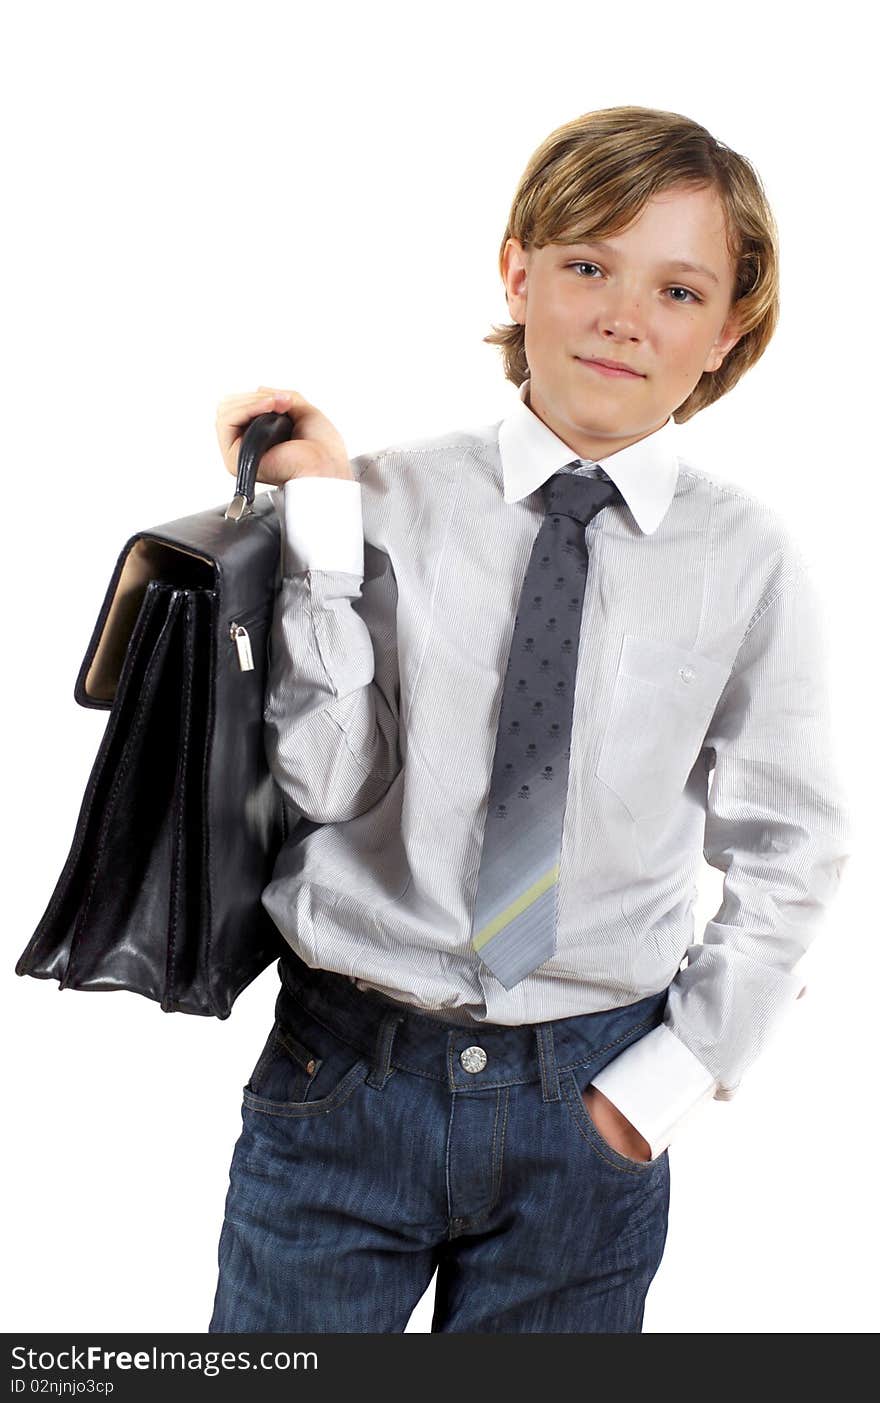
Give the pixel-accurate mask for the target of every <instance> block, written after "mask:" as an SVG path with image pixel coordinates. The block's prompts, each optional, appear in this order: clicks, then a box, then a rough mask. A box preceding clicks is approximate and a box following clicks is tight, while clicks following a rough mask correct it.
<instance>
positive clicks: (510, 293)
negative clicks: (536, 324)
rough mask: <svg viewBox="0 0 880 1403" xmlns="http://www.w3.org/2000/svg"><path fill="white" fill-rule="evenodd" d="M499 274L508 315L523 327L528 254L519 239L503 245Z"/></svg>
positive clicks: (511, 239) (509, 240)
mask: <svg viewBox="0 0 880 1403" xmlns="http://www.w3.org/2000/svg"><path fill="white" fill-rule="evenodd" d="M501 273H502V276H503V278H504V286H505V290H506V294H507V306H508V310H509V311H510V315H511V316H512V317H513V319H514V321H516V322H519V323H520V325H521V326H522V325H525V320H526V291H525V289H526V281H527V278H528V253H527V252H526V250H525V249H524V248H523V246H522V244H521V243H520V241H519V239H514V238H510V239H508V240H507V242H506V244H505V245H504V252H503V253H502V255H501Z"/></svg>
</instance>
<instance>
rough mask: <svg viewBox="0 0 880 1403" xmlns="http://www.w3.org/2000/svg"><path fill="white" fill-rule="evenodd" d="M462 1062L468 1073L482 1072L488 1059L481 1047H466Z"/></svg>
mask: <svg viewBox="0 0 880 1403" xmlns="http://www.w3.org/2000/svg"><path fill="white" fill-rule="evenodd" d="M460 1061H461V1065H462V1066H463V1067H464V1069H465V1071H466V1072H482V1070H483V1068H484V1067H485V1065H486V1062H487V1061H488V1058H487V1057H486V1054H485V1052H484V1051H483V1049H482V1048H481V1047H466V1048H465V1050H464V1052H463V1053H462V1054H461V1058H460Z"/></svg>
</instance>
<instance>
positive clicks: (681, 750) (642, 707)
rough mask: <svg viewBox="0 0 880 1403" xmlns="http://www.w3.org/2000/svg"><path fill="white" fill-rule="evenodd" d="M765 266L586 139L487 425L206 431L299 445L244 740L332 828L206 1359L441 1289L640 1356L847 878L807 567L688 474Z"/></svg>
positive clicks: (722, 494) (691, 182) (284, 502)
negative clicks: (700, 900) (250, 726)
mask: <svg viewBox="0 0 880 1403" xmlns="http://www.w3.org/2000/svg"><path fill="white" fill-rule="evenodd" d="M777 266H778V265H777V245H776V233H775V226H774V223H773V218H772V214H771V212H770V210H769V208H768V206H767V203H766V200H765V198H764V196H763V192H762V190H761V187H760V183H759V181H758V179H757V177H756V175H755V173H754V172H753V171H752V169H751V167H750V166H749V164H748V162H746V161H745V160H744V158H742V157H741V156H739V155H737V154H736V153H734V152H732V151H730V150H729V149H728V148H727V147H724V146H723V145H721V144H720V143H718V142H716V141H715V140H714V139H713V138H712V137H711V136H710V134H709V133H708V132H707V131H706V130H705V129H704V128H702V127H700V126H698V125H697V124H696V123H694V122H692V121H690V120H688V119H687V118H685V117H682V116H679V115H678V114H675V113H668V112H658V111H655V110H653V109H648V108H641V107H624V108H612V109H606V110H603V111H598V112H593V113H588V114H587V115H586V116H584V117H581V118H578V119H576V120H574V121H572V122H570V123H568V124H566V126H564V127H562V128H561V129H560V130H559V131H557V132H554V133H552V134H551V136H550V137H548V138H547V140H546V141H545V142H544V143H543V144H542V146H540V147H539V148H538V150H537V151H536V152H535V154H534V155H533V157H532V158H531V160H530V162H529V164H528V166H527V168H526V171H525V173H524V175H523V177H522V180H521V182H520V185H519V188H518V190H517V193H516V196H515V198H514V202H513V207H512V210H511V215H510V219H509V222H508V227H507V229H506V231H505V236H504V239H503V241H502V249H501V272H502V276H503V279H504V282H505V286H506V291H507V301H508V307H509V310H510V313H511V317H512V319H513V322H512V325H511V326H509V327H506V328H502V329H500V330H498V331H496V332H495V333H493V335H491V336H489V337H487V338H486V340H487V341H490V342H491V343H493V344H497V345H500V346H501V347H502V349H503V354H504V360H505V371H506V374H507V377H508V378H509V379H510V380H512V381H513V383H514V384H517V385H518V386H519V387H520V398H519V400H518V401H517V403H516V405H515V406H514V408H513V409H512V410H511V413H510V414H509V415H508V416H507V417H506V418H505V419H504V420H502V421H501V422H500V423H499V424H494V425H491V426H488V427H486V428H481V429H477V430H471V431H468V432H451V433H449V434H446V435H441V436H438V437H435V438H433V439H425V440H418V441H413V442H410V443H407V444H402V445H397V446H395V447H393V448H389V449H386V450H384V451H383V452H381V453H376V454H363V455H361V456H360V457H359V458H355V459H353V460H351V462H349V459H348V455H347V452H346V450H345V445H344V444H343V443H342V441H341V440H340V438H339V436H338V434H337V433H336V431H335V430H334V428H333V426H332V425H331V424H330V423H329V421H328V420H327V419H326V418H325V417H324V416H323V415H322V414H321V413H320V412H319V411H318V410H316V409H315V407H314V406H312V405H310V404H309V403H308V402H307V401H306V400H304V399H303V397H302V396H301V395H299V394H297V393H296V392H289V393H288V394H287V396H286V397H285V396H282V395H281V394H275V395H272V394H267V393H266V392H265V387H262V390H261V393H260V394H258V395H246V396H237V397H234V398H231V399H230V400H228V401H226V402H224V405H223V406H221V412H220V415H219V416H218V433H219V436H220V442H221V446H222V448H223V451H224V455H225V457H226V462H227V467H228V468H229V469H230V471H231V472H233V473H234V472H235V470H236V460H237V444H238V439H237V434H238V433H239V432H240V430H241V428H242V426H243V425H245V424H246V423H247V422H249V420H250V419H251V418H252V417H253V416H254V415H255V414H257V413H262V412H265V411H266V410H267V409H270V408H273V407H274V408H275V409H276V410H279V411H283V410H288V411H289V412H290V413H291V416H292V417H293V419H294V422H295V424H296V426H297V429H296V432H297V435H298V437H297V439H295V440H292V441H291V442H290V443H286V444H283V445H279V446H278V447H276V448H274V449H272V450H271V451H270V452H269V453H268V454H267V455H266V456H265V458H264V459H263V462H262V464H261V469H260V479H261V481H267V482H270V483H273V484H274V485H275V486H276V487H280V488H281V490H280V491H278V492H276V494H275V505H276V507H277V508H278V510H279V513H280V515H281V520H282V528H283V531H282V536H283V555H282V582H281V587H280V592H279V599H278V606H277V608H276V611H275V616H274V621H273V627H272V633H271V643H270V646H271V653H270V673H269V681H268V687H267V695H266V706H265V713H264V719H265V724H266V745H267V755H268V758H269V762H270V766H271V769H272V773H273V775H274V777H275V779H276V780H277V782H278V784H279V786H280V788H281V790H282V793H283V795H284V801H285V803H286V804H288V805H289V809H290V816H291V818H292V819H293V820H296V819H297V818H298V817H299V816H300V815H303V816H305V818H306V819H308V820H312V821H314V822H316V823H318V824H320V825H322V826H321V827H319V828H317V829H315V830H314V831H310V832H309V833H308V835H307V836H306V837H305V838H304V839H301V840H300V835H299V834H294V835H293V837H292V840H291V841H289V842H288V844H287V845H286V846H285V848H284V849H283V850H282V851H281V853H280V854H279V857H278V860H277V864H276V868H275V871H274V874H273V880H272V882H271V883H270V884H269V886H268V887H267V888H266V890H265V892H264V893H263V898H262V899H263V902H264V904H265V905H266V908H267V910H268V911H269V912H270V913H271V915H272V916H273V918H274V919H275V921H276V923H277V924H278V926H279V929H280V930H281V931H282V933H283V934H284V936H285V937H286V940H287V942H288V944H289V945H290V947H291V948H290V957H289V959H288V957H287V955H286V954H285V957H284V958H283V959H282V960H281V961H280V962H279V967H280V973H281V978H282V987H281V990H280V992H279V995H278V1003H277V1005H276V1020H275V1024H274V1026H273V1028H272V1030H271V1032H270V1035H269V1038H268V1041H267V1043H266V1045H265V1047H264V1048H263V1050H262V1052H261V1054H260V1057H259V1059H258V1062H257V1065H256V1067H255V1068H254V1071H253V1073H252V1074H251V1077H250V1079H249V1081H248V1083H247V1086H246V1087H245V1089H244V1105H243V1108H242V1117H243V1130H242V1134H241V1136H240V1138H239V1140H238V1142H237V1144H236V1147H235V1152H234V1155H233V1162H232V1168H231V1173H230V1188H229V1194H228V1197H227V1206H226V1217H225V1221H224V1224H223V1229H222V1234H221V1238H220V1248H219V1259H220V1278H219V1281H218V1287H217V1295H216V1300H215V1305H214V1314H213V1318H212V1321H211V1324H210V1327H209V1328H210V1330H212V1331H322V1332H329V1331H342V1332H360V1331H366V1332H388V1331H402V1330H404V1329H405V1327H406V1323H407V1321H408V1319H409V1316H410V1314H411V1312H412V1310H413V1307H414V1306H415V1305H416V1304H417V1302H418V1301H419V1299H420V1298H421V1296H422V1294H423V1293H424V1291H425V1289H426V1287H427V1285H428V1283H429V1282H430V1280H431V1277H432V1275H433V1273H434V1270H435V1268H436V1269H437V1271H438V1278H437V1296H436V1301H435V1307H434V1317H433V1323H432V1330H433V1331H471V1332H473V1331H479V1332H506V1333H512V1332H557V1333H558V1332H563V1331H564V1332H639V1331H641V1329H642V1321H643V1312H644V1302H645V1296H646V1293H647V1290H648V1287H649V1285H650V1282H651V1280H652V1279H653V1276H654V1274H655V1273H656V1270H657V1267H658V1266H659V1263H660V1260H661V1257H662V1253H663V1249H664V1245H665V1238H666V1228H667V1214H668V1204H669V1163H668V1153H667V1146H668V1144H669V1143H670V1142H671V1140H672V1139H673V1137H674V1134H675V1132H676V1129H677V1128H678V1127H679V1126H680V1124H681V1122H682V1120H683V1118H684V1117H685V1116H689V1115H691V1114H692V1113H693V1112H694V1110H695V1109H696V1107H698V1106H700V1105H702V1104H704V1103H705V1102H706V1101H707V1100H709V1099H711V1098H713V1097H714V1098H715V1099H720V1100H727V1099H730V1098H731V1097H732V1096H733V1095H734V1094H735V1092H736V1090H737V1088H738V1086H739V1084H740V1081H741V1079H742V1077H743V1075H744V1073H745V1071H746V1070H747V1068H748V1067H749V1066H750V1065H751V1064H752V1063H753V1062H754V1061H755V1060H756V1059H757V1057H758V1056H759V1054H760V1052H761V1050H762V1049H763V1047H764V1046H765V1045H766V1043H767V1041H768V1039H769V1037H770V1036H771V1034H772V1032H773V1030H774V1029H775V1028H776V1026H777V1025H778V1023H779V1022H780V1020H781V1019H782V1018H783V1017H784V1016H785V1014H786V1013H787V1011H788V1010H790V1008H791V1006H792V1004H793V1002H794V1000H795V999H796V998H798V997H799V996H800V995H801V994H802V993H803V991H804V985H803V980H802V978H801V977H800V976H799V975H798V974H797V973H796V969H795V967H796V965H797V962H798V960H799V958H800V956H801V955H802V954H803V952H804V950H805V949H806V947H807V945H808V944H809V942H810V940H811V938H812V936H813V934H814V932H815V930H816V927H817V922H818V920H819V918H820V915H821V912H822V911H823V909H824V907H825V906H826V905H827V903H828V901H829V900H830V898H831V896H832V894H833V892H834V890H835V889H836V886H837V883H838V881H839V877H840V873H841V870H842V867H843V864H844V862H845V859H846V856H847V853H846V838H847V825H846V814H845V808H844V803H843V799H842V796H841V792H840V788H839V785H838V783H837V780H836V777H835V775H834V771H833V767H832V763H831V760H830V757H829V731H828V726H827V723H828V714H827V710H828V709H827V696H826V689H825V686H824V681H823V671H822V665H823V654H822V646H821V637H820V634H819V632H818V629H817V624H816V614H817V605H818V601H817V599H816V597H815V595H814V594H813V592H812V586H811V583H810V577H809V573H808V565H807V563H806V562H805V560H804V559H803V557H802V556H801V554H800V552H799V550H798V548H797V546H796V545H795V544H794V543H793V541H792V540H791V539H790V537H789V535H788V533H787V532H786V530H785V527H784V525H783V523H782V522H781V521H780V520H779V518H778V517H777V516H776V514H775V513H774V512H772V511H771V510H770V509H769V508H768V507H766V506H765V505H763V504H762V503H761V502H759V501H758V500H756V499H755V498H753V497H752V496H750V495H749V494H748V493H746V492H744V491H742V490H741V489H739V488H738V487H735V486H732V485H729V484H726V483H723V482H719V481H717V480H716V479H714V478H712V477H710V476H709V475H707V474H706V473H705V472H702V471H700V470H699V469H697V468H694V467H693V466H691V464H690V463H688V462H685V461H684V460H683V459H682V458H681V456H680V454H679V451H678V448H677V441H676V424H677V423H680V422H683V421H684V420H686V419H688V418H689V417H691V415H692V414H694V413H696V412H698V411H699V409H701V408H703V407H704V406H705V405H707V404H710V403H712V402H713V401H714V400H715V399H717V398H718V397H719V396H720V395H722V394H725V393H726V392H727V391H728V390H729V389H731V388H732V387H733V385H734V384H735V383H736V381H737V380H738V379H739V377H740V376H741V375H742V374H743V373H744V372H745V370H746V369H747V368H748V367H749V366H750V365H752V364H754V363H755V361H757V360H758V359H759V357H760V355H761V354H762V352H763V349H764V347H765V346H766V344H767V342H768V341H769V339H770V337H771V335H772V332H773V329H774V326H775V323H776V319H777V316H778V293H777V277H778V273H777ZM318 479H322V480H318ZM713 769H714V777H713V781H712V784H711V789H710V786H709V775H710V772H711V771H712V770H713ZM701 850H702V851H703V852H704V854H705V857H706V859H707V860H708V861H709V862H710V863H711V864H712V865H713V866H715V867H718V868H719V869H721V870H722V871H724V873H725V881H724V898H723V901H722V904H721V906H720V908H719V910H718V911H717V913H716V915H715V917H714V919H713V920H712V921H710V922H709V924H708V926H707V928H706V930H705V932H704V933H703V937H702V941H701V943H696V942H693V940H692V935H693V920H692V913H691V908H692V902H693V896H694V885H693V879H694V872H695V868H696V865H697V862H698V859H699V855H700V852H701ZM685 957H686V959H687V964H686V965H685V967H684V968H682V961H683V959H684V958H685Z"/></svg>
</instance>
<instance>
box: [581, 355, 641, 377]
mask: <svg viewBox="0 0 880 1403" xmlns="http://www.w3.org/2000/svg"><path fill="white" fill-rule="evenodd" d="M575 360H576V361H579V362H580V364H581V365H585V366H587V367H588V368H589V369H590V370H594V371H596V372H597V373H598V374H599V375H611V376H618V377H619V378H621V379H624V378H625V379H628V380H644V379H645V376H644V375H643V374H642V373H641V371H638V370H630V368H629V366H626V365H623V364H622V363H621V362H620V361H606V360H593V359H589V360H588V359H586V358H585V357H583V356H575Z"/></svg>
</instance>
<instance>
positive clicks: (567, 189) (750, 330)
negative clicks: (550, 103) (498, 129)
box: [483, 107, 779, 423]
mask: <svg viewBox="0 0 880 1403" xmlns="http://www.w3.org/2000/svg"><path fill="white" fill-rule="evenodd" d="M672 186H678V187H685V188H688V189H700V188H703V189H705V188H712V189H715V190H716V191H717V193H718V196H719V198H720V201H721V203H722V206H723V208H724V215H725V229H726V242H727V249H728V252H729V255H730V258H731V260H732V266H733V267H734V268H735V269H736V273H735V277H734V283H733V294H732V299H731V308H732V307H733V305H734V304H735V305H736V308H737V315H738V317H739V319H740V328H741V331H742V335H741V336H740V339H739V341H737V343H736V345H735V346H733V347H732V348H731V350H729V351H728V353H727V355H726V356H725V357H724V360H723V361H722V362H721V365H720V366H719V367H718V369H717V370H715V371H704V372H703V374H702V375H701V376H700V379H699V380H698V382H697V384H696V385H695V386H694V388H693V390H692V391H691V393H690V394H689V395H688V397H687V399H686V400H684V401H683V402H682V404H680V405H679V406H678V408H677V409H676V410H675V413H674V415H673V418H674V419H675V421H676V423H683V422H684V421H685V420H686V419H690V418H691V416H692V415H694V414H696V413H697V412H698V411H699V410H701V409H705V407H706V405H709V404H712V403H713V402H714V401H715V400H717V399H720V398H721V396H722V395H726V394H727V392H728V391H729V390H732V389H733V387H734V385H735V384H736V382H737V381H738V380H739V378H740V376H742V375H744V374H745V372H746V371H747V370H748V369H749V367H750V366H752V365H754V364H755V363H756V361H758V360H760V358H761V356H762V355H763V353H764V350H765V348H766V346H767V345H768V343H769V341H770V338H771V337H772V335H773V332H774V330H775V328H776V323H777V321H778V319H779V243H778V233H777V228H776V222H775V220H774V218H773V214H772V211H771V209H770V206H769V204H768V202H767V198H766V196H765V194H764V190H763V187H762V185H761V181H760V178H759V176H758V174H757V172H756V171H755V170H754V168H753V167H752V166H751V164H750V163H749V161H748V160H747V159H746V157H745V156H741V155H739V154H738V153H737V152H736V151H732V150H731V149H730V147H729V146H725V145H724V143H723V142H721V141H718V140H716V138H715V137H714V136H712V135H711V133H710V132H708V131H707V130H706V128H705V127H701V126H700V125H699V123H698V122H694V121H692V120H691V119H690V118H689V117H683V116H681V114H680V113H678V112H663V111H659V110H658V109H656V108H653V107H605V108H601V109H599V110H598V111H595V112H587V113H585V114H584V115H583V116H581V117H575V118H574V119H573V120H572V121H570V122H566V123H565V124H564V126H561V127H558V128H557V130H556V131H554V132H551V134H550V135H549V136H548V137H547V138H546V140H545V141H543V142H542V143H541V145H540V146H539V147H538V148H537V150H536V151H535V152H534V153H533V155H532V156H531V158H530V160H529V162H528V165H527V166H526V168H525V171H524V172H523V175H522V177H521V178H520V182H519V185H518V187H517V190H516V193H515V195H514V198H513V204H512V206H511V210H510V215H509V217H508V220H507V227H506V229H505V230H504V237H503V238H502V240H501V247H500V249H499V254H498V264H499V269H500V270H501V272H502V277H503V265H502V257H503V253H504V247H505V244H506V243H507V240H508V239H510V238H515V239H519V241H520V242H521V243H522V245H523V247H524V248H528V247H530V246H532V247H535V248H542V247H543V246H544V245H545V244H548V243H575V242H578V241H579V240H581V239H585V238H597V239H601V238H606V237H608V236H609V235H613V234H617V233H620V232H621V231H622V230H623V229H626V228H627V227H628V226H629V225H630V223H632V221H633V220H635V219H637V218H638V216H639V214H640V213H641V211H642V209H643V208H644V206H645V205H646V204H647V202H648V200H650V199H651V198H652V197H653V196H654V195H656V194H658V193H659V192H660V191H661V190H668V189H669V188H670V187H672ZM483 340H484V341H485V342H487V343H488V344H489V345H494V346H500V347H501V352H502V358H503V361H504V374H505V377H506V378H507V379H508V380H512V381H513V383H514V385H516V386H517V387H519V386H520V385H521V384H522V382H523V380H525V379H526V378H527V377H528V375H529V366H528V362H527V360H526V353H525V328H524V327H523V326H521V325H520V324H518V323H515V322H514V323H512V324H508V325H506V326H494V327H493V330H492V332H491V333H490V334H489V335H488V336H484V337H483Z"/></svg>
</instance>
